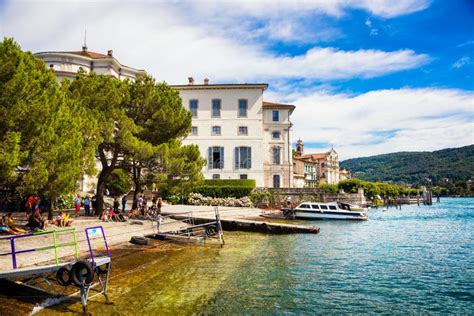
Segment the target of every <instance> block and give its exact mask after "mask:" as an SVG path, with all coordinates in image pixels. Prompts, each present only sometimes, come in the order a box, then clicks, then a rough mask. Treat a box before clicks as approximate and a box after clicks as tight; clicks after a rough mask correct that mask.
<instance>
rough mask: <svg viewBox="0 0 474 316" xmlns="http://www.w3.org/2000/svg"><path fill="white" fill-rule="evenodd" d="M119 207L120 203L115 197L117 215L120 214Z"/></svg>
mask: <svg viewBox="0 0 474 316" xmlns="http://www.w3.org/2000/svg"><path fill="white" fill-rule="evenodd" d="M119 206H120V204H119V201H118V199H117V197H115V198H114V212H115V214H118V212H119Z"/></svg>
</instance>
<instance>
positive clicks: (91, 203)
mask: <svg viewBox="0 0 474 316" xmlns="http://www.w3.org/2000/svg"><path fill="white" fill-rule="evenodd" d="M83 205H84V215H85V216H94V215H97V214H96V212H97V196H95V195H93V196H92V197H90V196H89V195H86V196H85V197H84V200H82V199H81V196H80V195H79V194H78V195H77V196H76V197H75V198H74V211H75V213H76V217H77V216H79V213H80V212H81V206H83Z"/></svg>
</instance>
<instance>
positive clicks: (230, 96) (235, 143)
mask: <svg viewBox="0 0 474 316" xmlns="http://www.w3.org/2000/svg"><path fill="white" fill-rule="evenodd" d="M188 81H189V82H188V84H186V85H173V86H172V87H173V88H175V89H176V90H178V91H179V93H180V95H181V98H182V100H183V106H184V107H185V108H187V109H189V110H190V111H191V113H192V115H193V118H192V131H191V134H190V135H189V136H188V137H187V138H186V139H185V140H184V141H183V143H184V144H195V145H198V146H199V150H200V151H201V154H202V156H203V157H205V158H206V159H207V164H206V166H205V167H204V168H203V174H204V177H205V178H206V179H255V180H256V184H257V186H258V187H287V186H291V185H292V175H293V172H292V166H293V165H292V157H291V143H290V136H291V135H290V131H291V126H292V125H291V122H290V116H291V113H292V112H293V110H294V108H295V107H294V106H293V105H287V104H278V103H270V102H264V101H263V92H264V91H265V89H266V88H267V87H268V85H267V84H264V83H257V84H209V81H208V80H207V79H206V80H205V81H204V83H203V84H195V83H194V79H193V78H188Z"/></svg>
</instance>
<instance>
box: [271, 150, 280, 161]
mask: <svg viewBox="0 0 474 316" xmlns="http://www.w3.org/2000/svg"><path fill="white" fill-rule="evenodd" d="M280 152H281V148H280V147H273V148H272V161H273V164H275V165H279V164H280V163H281V160H280Z"/></svg>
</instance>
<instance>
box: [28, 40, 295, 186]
mask: <svg viewBox="0 0 474 316" xmlns="http://www.w3.org/2000/svg"><path fill="white" fill-rule="evenodd" d="M35 56H36V57H38V58H41V59H42V60H44V62H45V63H46V65H47V66H48V67H49V68H51V69H52V70H53V71H54V72H55V74H56V76H57V78H58V80H62V79H63V78H67V79H72V78H74V76H75V75H76V73H77V72H78V71H79V69H83V70H84V71H86V73H89V72H96V73H97V74H104V75H109V76H113V77H115V78H117V79H119V80H124V79H126V78H129V79H132V80H133V79H134V78H136V77H139V76H143V75H144V74H145V71H144V70H140V69H135V68H132V67H128V66H125V65H122V64H121V63H119V62H118V60H117V59H116V58H115V57H114V56H113V52H112V50H109V51H108V52H107V55H105V54H99V53H94V52H91V51H89V50H87V47H86V46H83V47H82V50H81V51H66V52H40V53H36V54H35ZM172 87H173V88H175V89H176V90H178V91H179V93H180V95H181V98H182V100H183V106H184V107H185V108H187V109H189V110H190V111H191V113H192V116H193V117H192V132H191V134H190V135H189V136H188V137H187V138H186V139H185V140H184V142H183V143H184V144H196V145H198V146H199V149H200V151H201V155H202V156H203V157H204V158H206V159H207V165H206V166H205V167H204V168H203V173H204V176H205V178H206V179H255V181H256V185H257V187H291V186H292V183H293V162H292V153H291V142H290V139H291V138H290V137H291V135H290V132H291V127H292V124H291V121H290V116H291V114H292V113H293V110H294V109H295V106H293V105H289V104H279V103H270V102H265V101H263V92H264V90H265V89H266V88H267V87H268V85H267V84H264V83H255V84H209V80H207V79H206V80H204V82H203V84H194V80H193V78H189V82H188V84H186V85H174V86H172ZM97 167H100V164H97ZM94 183H95V179H94V178H89V177H86V178H84V179H83V181H82V182H81V190H82V191H89V190H91V189H92V188H93V187H94Z"/></svg>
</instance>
